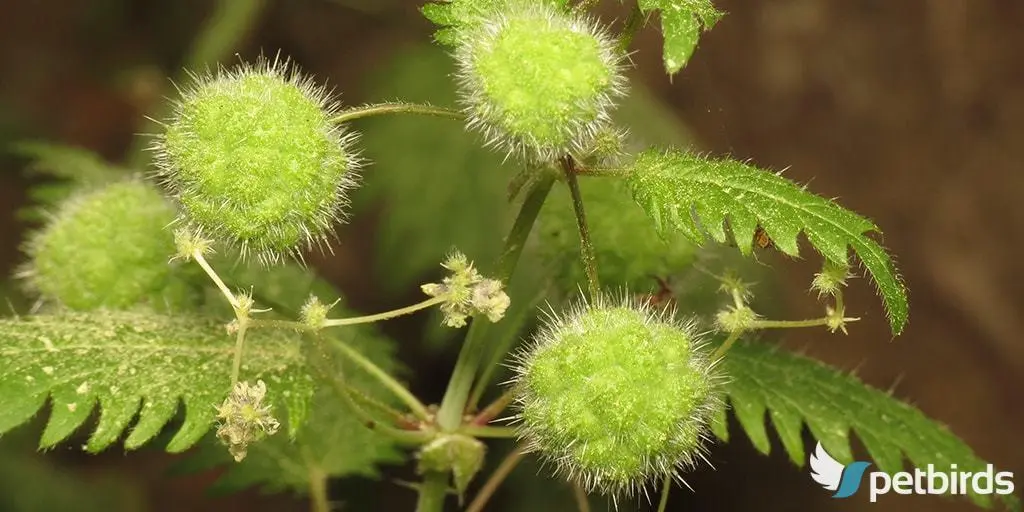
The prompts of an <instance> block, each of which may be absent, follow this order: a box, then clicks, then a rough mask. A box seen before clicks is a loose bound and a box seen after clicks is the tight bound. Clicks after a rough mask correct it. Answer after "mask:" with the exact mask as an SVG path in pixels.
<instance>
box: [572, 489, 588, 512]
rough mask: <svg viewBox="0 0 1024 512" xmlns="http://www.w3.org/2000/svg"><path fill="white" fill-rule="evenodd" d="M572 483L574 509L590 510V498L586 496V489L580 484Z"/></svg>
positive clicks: (580, 511) (584, 511)
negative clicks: (574, 501)
mask: <svg viewBox="0 0 1024 512" xmlns="http://www.w3.org/2000/svg"><path fill="white" fill-rule="evenodd" d="M570 485H572V496H573V498H575V499H576V509H577V510H579V512H590V499H588V498H587V493H586V491H584V490H583V487H582V486H581V485H580V484H577V483H573V484H570Z"/></svg>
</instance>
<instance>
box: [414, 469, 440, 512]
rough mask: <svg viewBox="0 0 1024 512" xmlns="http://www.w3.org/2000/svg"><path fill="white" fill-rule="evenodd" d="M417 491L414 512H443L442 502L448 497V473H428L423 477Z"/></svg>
mask: <svg viewBox="0 0 1024 512" xmlns="http://www.w3.org/2000/svg"><path fill="white" fill-rule="evenodd" d="M419 491H420V497H419V500H417V501H416V512H443V511H444V500H445V498H447V497H448V473H445V472H442V471H430V472H428V473H427V474H426V475H424V477H423V483H422V484H420V487H419Z"/></svg>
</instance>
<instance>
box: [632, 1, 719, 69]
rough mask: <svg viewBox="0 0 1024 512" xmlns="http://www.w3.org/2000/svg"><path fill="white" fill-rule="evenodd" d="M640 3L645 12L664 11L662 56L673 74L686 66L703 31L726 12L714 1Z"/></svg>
mask: <svg viewBox="0 0 1024 512" xmlns="http://www.w3.org/2000/svg"><path fill="white" fill-rule="evenodd" d="M637 5H638V6H639V7H640V10H641V11H642V12H643V13H644V14H645V15H648V14H650V13H652V12H654V11H658V12H659V13H661V33H662V36H664V38H665V44H664V51H663V55H662V59H663V60H664V61H665V71H667V72H668V74H669V75H674V74H676V73H678V72H679V70H681V69H683V66H685V65H686V63H687V61H689V60H690V57H691V56H692V55H693V52H694V50H696V49H697V41H698V40H699V39H700V34H701V32H703V31H705V30H710V29H711V27H713V26H715V23H718V20H719V19H721V18H722V15H723V14H725V13H723V12H721V11H719V10H718V9H715V6H714V4H712V3H711V0H637Z"/></svg>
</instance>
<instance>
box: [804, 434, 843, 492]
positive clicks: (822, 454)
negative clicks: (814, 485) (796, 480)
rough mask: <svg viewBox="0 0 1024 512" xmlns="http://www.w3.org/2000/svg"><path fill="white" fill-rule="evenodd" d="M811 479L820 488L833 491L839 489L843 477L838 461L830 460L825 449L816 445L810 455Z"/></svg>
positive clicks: (841, 467)
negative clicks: (819, 485)
mask: <svg viewBox="0 0 1024 512" xmlns="http://www.w3.org/2000/svg"><path fill="white" fill-rule="evenodd" d="M810 463H811V478H813V479H814V481H815V482H818V483H819V484H821V486H822V487H824V488H826V489H828V490H830V491H835V490H837V489H839V481H840V480H841V479H842V477H843V469H845V467H846V466H843V465H842V464H840V463H839V461H837V460H835V459H833V458H832V456H831V455H829V454H828V452H826V451H825V448H824V447H822V446H821V443H820V442H819V443H818V446H816V447H815V448H814V453H812V454H811V460H810Z"/></svg>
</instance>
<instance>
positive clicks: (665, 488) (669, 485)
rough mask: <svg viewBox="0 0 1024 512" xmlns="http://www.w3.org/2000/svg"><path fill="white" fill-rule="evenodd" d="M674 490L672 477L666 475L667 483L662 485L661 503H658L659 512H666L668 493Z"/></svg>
mask: <svg viewBox="0 0 1024 512" xmlns="http://www.w3.org/2000/svg"><path fill="white" fill-rule="evenodd" d="M671 489H672V475H671V474H667V475H665V481H664V482H663V483H662V484H661V501H660V502H659V503H658V512H665V510H667V507H668V491H669V490H671Z"/></svg>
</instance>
